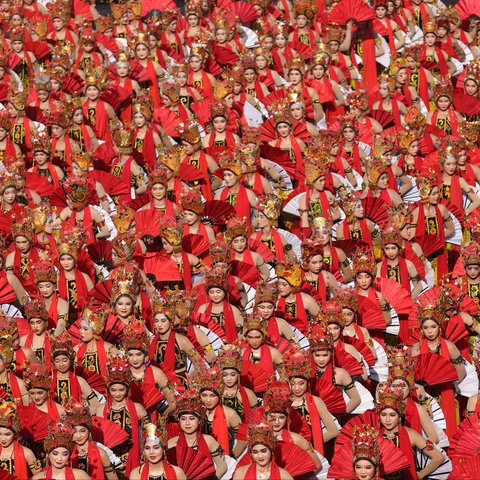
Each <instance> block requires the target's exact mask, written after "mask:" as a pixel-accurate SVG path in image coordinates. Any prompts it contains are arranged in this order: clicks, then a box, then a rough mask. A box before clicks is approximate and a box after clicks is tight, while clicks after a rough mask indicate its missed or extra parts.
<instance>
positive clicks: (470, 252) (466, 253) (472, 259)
mask: <svg viewBox="0 0 480 480" xmlns="http://www.w3.org/2000/svg"><path fill="white" fill-rule="evenodd" d="M462 260H463V265H464V266H465V267H466V266H467V265H480V243H478V242H476V241H472V242H469V243H468V244H467V245H465V246H463V247H462Z"/></svg>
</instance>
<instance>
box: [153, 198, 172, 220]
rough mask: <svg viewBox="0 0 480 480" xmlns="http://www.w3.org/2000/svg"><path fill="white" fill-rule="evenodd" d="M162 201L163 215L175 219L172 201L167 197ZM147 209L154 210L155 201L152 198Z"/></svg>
mask: <svg viewBox="0 0 480 480" xmlns="http://www.w3.org/2000/svg"><path fill="white" fill-rule="evenodd" d="M164 202H165V215H166V216H168V217H171V218H173V219H175V217H176V215H175V209H174V208H173V202H171V201H170V200H169V199H168V198H165V199H164ZM149 209H150V210H155V201H154V200H153V199H152V200H151V201H150V204H149ZM162 216H163V214H162Z"/></svg>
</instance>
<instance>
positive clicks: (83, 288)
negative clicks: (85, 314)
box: [58, 268, 89, 310]
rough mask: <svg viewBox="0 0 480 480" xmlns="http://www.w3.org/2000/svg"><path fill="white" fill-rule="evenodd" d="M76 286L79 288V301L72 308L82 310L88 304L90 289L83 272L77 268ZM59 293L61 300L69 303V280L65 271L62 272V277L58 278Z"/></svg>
mask: <svg viewBox="0 0 480 480" xmlns="http://www.w3.org/2000/svg"><path fill="white" fill-rule="evenodd" d="M75 284H76V286H77V299H76V301H75V302H74V303H73V304H72V303H70V306H71V307H73V308H74V309H76V310H81V309H83V307H84V306H85V305H86V304H87V302H88V299H89V297H88V289H87V283H86V282H85V278H84V277H83V275H82V272H81V271H80V270H79V269H78V268H76V269H75ZM58 293H59V295H60V298H63V299H64V300H66V301H67V302H68V301H69V299H68V292H67V279H66V278H65V271H64V270H60V275H59V276H58Z"/></svg>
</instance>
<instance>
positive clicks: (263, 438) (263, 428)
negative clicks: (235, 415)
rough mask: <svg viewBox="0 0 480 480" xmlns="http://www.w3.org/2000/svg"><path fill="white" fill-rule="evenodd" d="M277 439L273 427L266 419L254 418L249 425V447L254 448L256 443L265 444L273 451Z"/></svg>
mask: <svg viewBox="0 0 480 480" xmlns="http://www.w3.org/2000/svg"><path fill="white" fill-rule="evenodd" d="M276 443H277V439H276V437H275V433H274V431H273V427H272V425H271V424H270V423H268V422H267V421H266V420H265V419H262V420H260V421H257V420H254V421H252V422H251V423H250V424H249V425H248V430H247V444H248V449H249V450H252V448H253V447H254V446H255V445H259V444H260V445H265V446H266V447H268V449H269V450H270V451H271V452H273V451H274V450H275V445H276Z"/></svg>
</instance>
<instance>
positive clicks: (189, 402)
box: [175, 385, 206, 420]
mask: <svg viewBox="0 0 480 480" xmlns="http://www.w3.org/2000/svg"><path fill="white" fill-rule="evenodd" d="M175 413H176V416H177V419H180V417H181V416H182V415H186V414H189V415H195V416H196V417H198V418H199V419H201V420H202V419H204V418H205V414H206V411H205V406H204V405H203V403H202V402H201V401H200V392H198V391H197V390H196V389H195V388H194V387H193V385H192V386H191V388H189V389H188V390H185V392H184V393H182V396H181V397H178V398H177V399H176V408H175Z"/></svg>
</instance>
